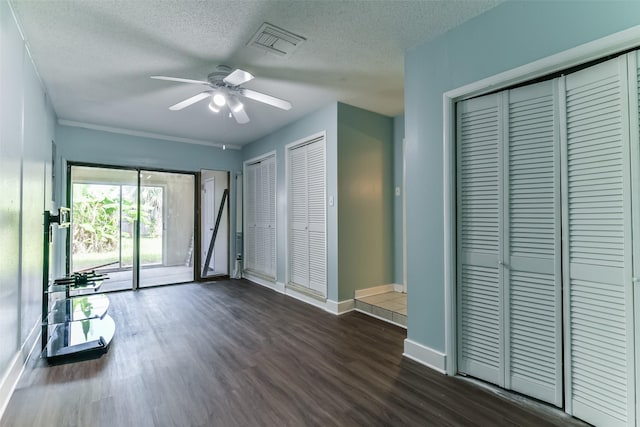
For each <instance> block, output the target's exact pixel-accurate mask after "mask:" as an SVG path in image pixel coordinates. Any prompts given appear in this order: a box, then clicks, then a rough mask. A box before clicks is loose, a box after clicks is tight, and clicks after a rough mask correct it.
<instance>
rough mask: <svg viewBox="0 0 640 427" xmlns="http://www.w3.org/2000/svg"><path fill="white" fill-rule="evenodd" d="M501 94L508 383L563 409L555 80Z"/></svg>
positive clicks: (558, 151) (557, 104)
mask: <svg viewBox="0 0 640 427" xmlns="http://www.w3.org/2000/svg"><path fill="white" fill-rule="evenodd" d="M503 96H504V97H505V102H504V105H505V111H504V116H503V117H506V121H507V123H508V129H507V133H506V135H505V137H506V140H507V143H506V144H505V150H506V151H505V156H504V163H505V181H506V189H508V191H505V198H506V200H505V209H504V210H503V212H504V214H505V218H504V226H505V232H504V247H505V254H506V256H507V258H506V262H505V264H504V267H505V269H506V271H505V276H504V279H505V284H504V290H505V298H504V300H505V304H506V305H505V346H506V347H505V348H506V350H505V356H506V360H505V369H506V377H505V380H506V384H505V387H506V388H509V389H512V390H515V391H518V392H521V393H524V394H526V395H529V396H532V397H535V398H537V399H540V400H543V401H546V402H549V403H553V404H554V405H556V406H559V407H562V397H563V387H562V378H563V373H562V262H561V260H562V257H561V236H560V233H561V228H560V226H561V217H560V203H561V198H560V132H559V120H558V110H559V103H558V94H557V80H554V81H547V82H542V83H538V84H533V85H529V86H525V87H522V88H518V89H513V90H510V91H508V92H505V93H504V95H503Z"/></svg>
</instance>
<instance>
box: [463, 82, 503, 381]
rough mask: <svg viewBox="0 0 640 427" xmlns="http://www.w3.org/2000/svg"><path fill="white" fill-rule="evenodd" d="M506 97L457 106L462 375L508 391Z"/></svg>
mask: <svg viewBox="0 0 640 427" xmlns="http://www.w3.org/2000/svg"><path fill="white" fill-rule="evenodd" d="M501 101H502V98H501V97H500V96H499V95H498V94H493V95H487V96H483V97H481V98H476V99H471V100H468V101H464V102H460V103H458V105H457V108H458V114H457V152H458V160H457V162H458V164H457V170H458V180H457V185H458V192H457V197H458V221H457V223H458V288H457V292H458V306H457V310H458V313H457V314H458V322H457V323H458V370H459V371H460V372H461V373H464V374H468V375H471V376H474V377H476V378H480V379H483V380H485V381H489V382H491V383H494V384H497V385H500V386H504V384H505V382H504V351H503V350H504V330H503V324H504V318H503V316H504V310H503V306H504V300H503V292H502V282H503V280H502V274H503V269H502V267H501V263H502V245H501V242H502V240H503V239H502V233H503V231H504V227H503V224H502V216H501V215H502V214H501V213H502V204H503V197H502V194H503V185H502V175H503V161H502V139H503V127H502V121H501V107H502V102H501Z"/></svg>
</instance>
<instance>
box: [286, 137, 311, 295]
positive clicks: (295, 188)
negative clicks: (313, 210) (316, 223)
mask: <svg viewBox="0 0 640 427" xmlns="http://www.w3.org/2000/svg"><path fill="white" fill-rule="evenodd" d="M288 168H289V170H288V172H289V174H288V176H289V180H288V181H289V182H288V183H287V184H288V185H287V186H288V187H289V200H288V205H289V236H288V237H289V238H288V240H289V242H288V245H289V248H288V249H289V265H288V267H289V268H288V271H289V282H291V283H293V284H296V285H299V286H303V287H306V288H308V287H309V237H308V217H307V215H308V214H307V210H308V200H307V197H308V192H307V147H306V146H302V147H297V148H293V149H291V150H289V164H288Z"/></svg>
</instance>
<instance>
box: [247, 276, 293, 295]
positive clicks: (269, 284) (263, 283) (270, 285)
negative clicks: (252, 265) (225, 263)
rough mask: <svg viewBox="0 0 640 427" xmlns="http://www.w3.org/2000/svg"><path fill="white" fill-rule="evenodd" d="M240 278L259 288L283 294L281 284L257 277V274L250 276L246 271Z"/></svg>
mask: <svg viewBox="0 0 640 427" xmlns="http://www.w3.org/2000/svg"><path fill="white" fill-rule="evenodd" d="M242 277H243V278H244V279H247V280H249V281H251V282H253V283H256V284H258V285H260V286H264V287H265V288H269V289H273V290H275V291H278V292H280V293H284V284H283V283H278V282H276V281H275V280H267V279H265V278H264V277H261V276H258V275H257V274H251V273H249V272H247V271H245V272H243V273H242ZM280 285H282V288H280Z"/></svg>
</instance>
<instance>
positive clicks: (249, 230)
mask: <svg viewBox="0 0 640 427" xmlns="http://www.w3.org/2000/svg"><path fill="white" fill-rule="evenodd" d="M259 166H260V164H259V163H258V164H252V165H247V169H246V171H247V178H246V180H245V182H246V185H247V190H246V196H245V202H244V210H245V220H244V224H245V235H244V268H245V269H246V270H255V268H256V217H255V209H256V171H257V169H258V168H259Z"/></svg>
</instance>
